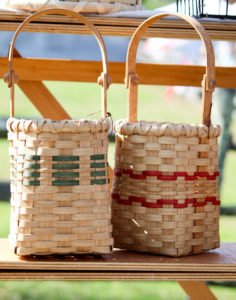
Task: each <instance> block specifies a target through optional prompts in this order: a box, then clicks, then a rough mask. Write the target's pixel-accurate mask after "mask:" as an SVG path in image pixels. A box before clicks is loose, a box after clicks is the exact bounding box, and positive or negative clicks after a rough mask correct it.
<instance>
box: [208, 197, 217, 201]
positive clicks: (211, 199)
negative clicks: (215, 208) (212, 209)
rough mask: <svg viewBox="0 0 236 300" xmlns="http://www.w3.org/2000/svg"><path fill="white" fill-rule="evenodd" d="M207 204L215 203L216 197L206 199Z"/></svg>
mask: <svg viewBox="0 0 236 300" xmlns="http://www.w3.org/2000/svg"><path fill="white" fill-rule="evenodd" d="M206 201H207V202H213V201H216V197H206Z"/></svg>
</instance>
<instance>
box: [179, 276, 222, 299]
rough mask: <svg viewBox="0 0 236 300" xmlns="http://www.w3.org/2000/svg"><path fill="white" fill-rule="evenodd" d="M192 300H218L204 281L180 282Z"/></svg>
mask: <svg viewBox="0 0 236 300" xmlns="http://www.w3.org/2000/svg"><path fill="white" fill-rule="evenodd" d="M178 283H179V285H180V286H181V287H182V288H183V289H184V291H185V292H186V293H187V294H188V296H189V297H190V299H191V300H199V299H204V300H217V298H216V297H215V296H214V295H213V293H212V292H211V291H210V289H209V288H208V286H207V285H206V284H205V283H204V282H202V281H188V282H185V281H178Z"/></svg>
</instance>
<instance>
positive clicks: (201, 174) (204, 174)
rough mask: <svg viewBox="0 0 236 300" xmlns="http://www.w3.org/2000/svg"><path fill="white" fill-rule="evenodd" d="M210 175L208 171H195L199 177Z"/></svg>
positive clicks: (195, 174)
mask: <svg viewBox="0 0 236 300" xmlns="http://www.w3.org/2000/svg"><path fill="white" fill-rule="evenodd" d="M209 175H210V174H209V173H208V172H195V173H194V176H197V177H207V176H209Z"/></svg>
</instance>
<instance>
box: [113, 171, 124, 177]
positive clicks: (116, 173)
mask: <svg viewBox="0 0 236 300" xmlns="http://www.w3.org/2000/svg"><path fill="white" fill-rule="evenodd" d="M114 174H115V176H116V177H121V175H122V172H119V171H114Z"/></svg>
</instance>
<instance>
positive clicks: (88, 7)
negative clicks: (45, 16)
mask: <svg viewBox="0 0 236 300" xmlns="http://www.w3.org/2000/svg"><path fill="white" fill-rule="evenodd" d="M2 5H5V7H8V8H15V9H23V10H27V11H38V10H41V9H46V8H62V9H70V10H73V11H75V12H77V13H98V14H107V13H114V12H118V11H128V10H139V9H141V0H70V1H66V0H3V3H2Z"/></svg>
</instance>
